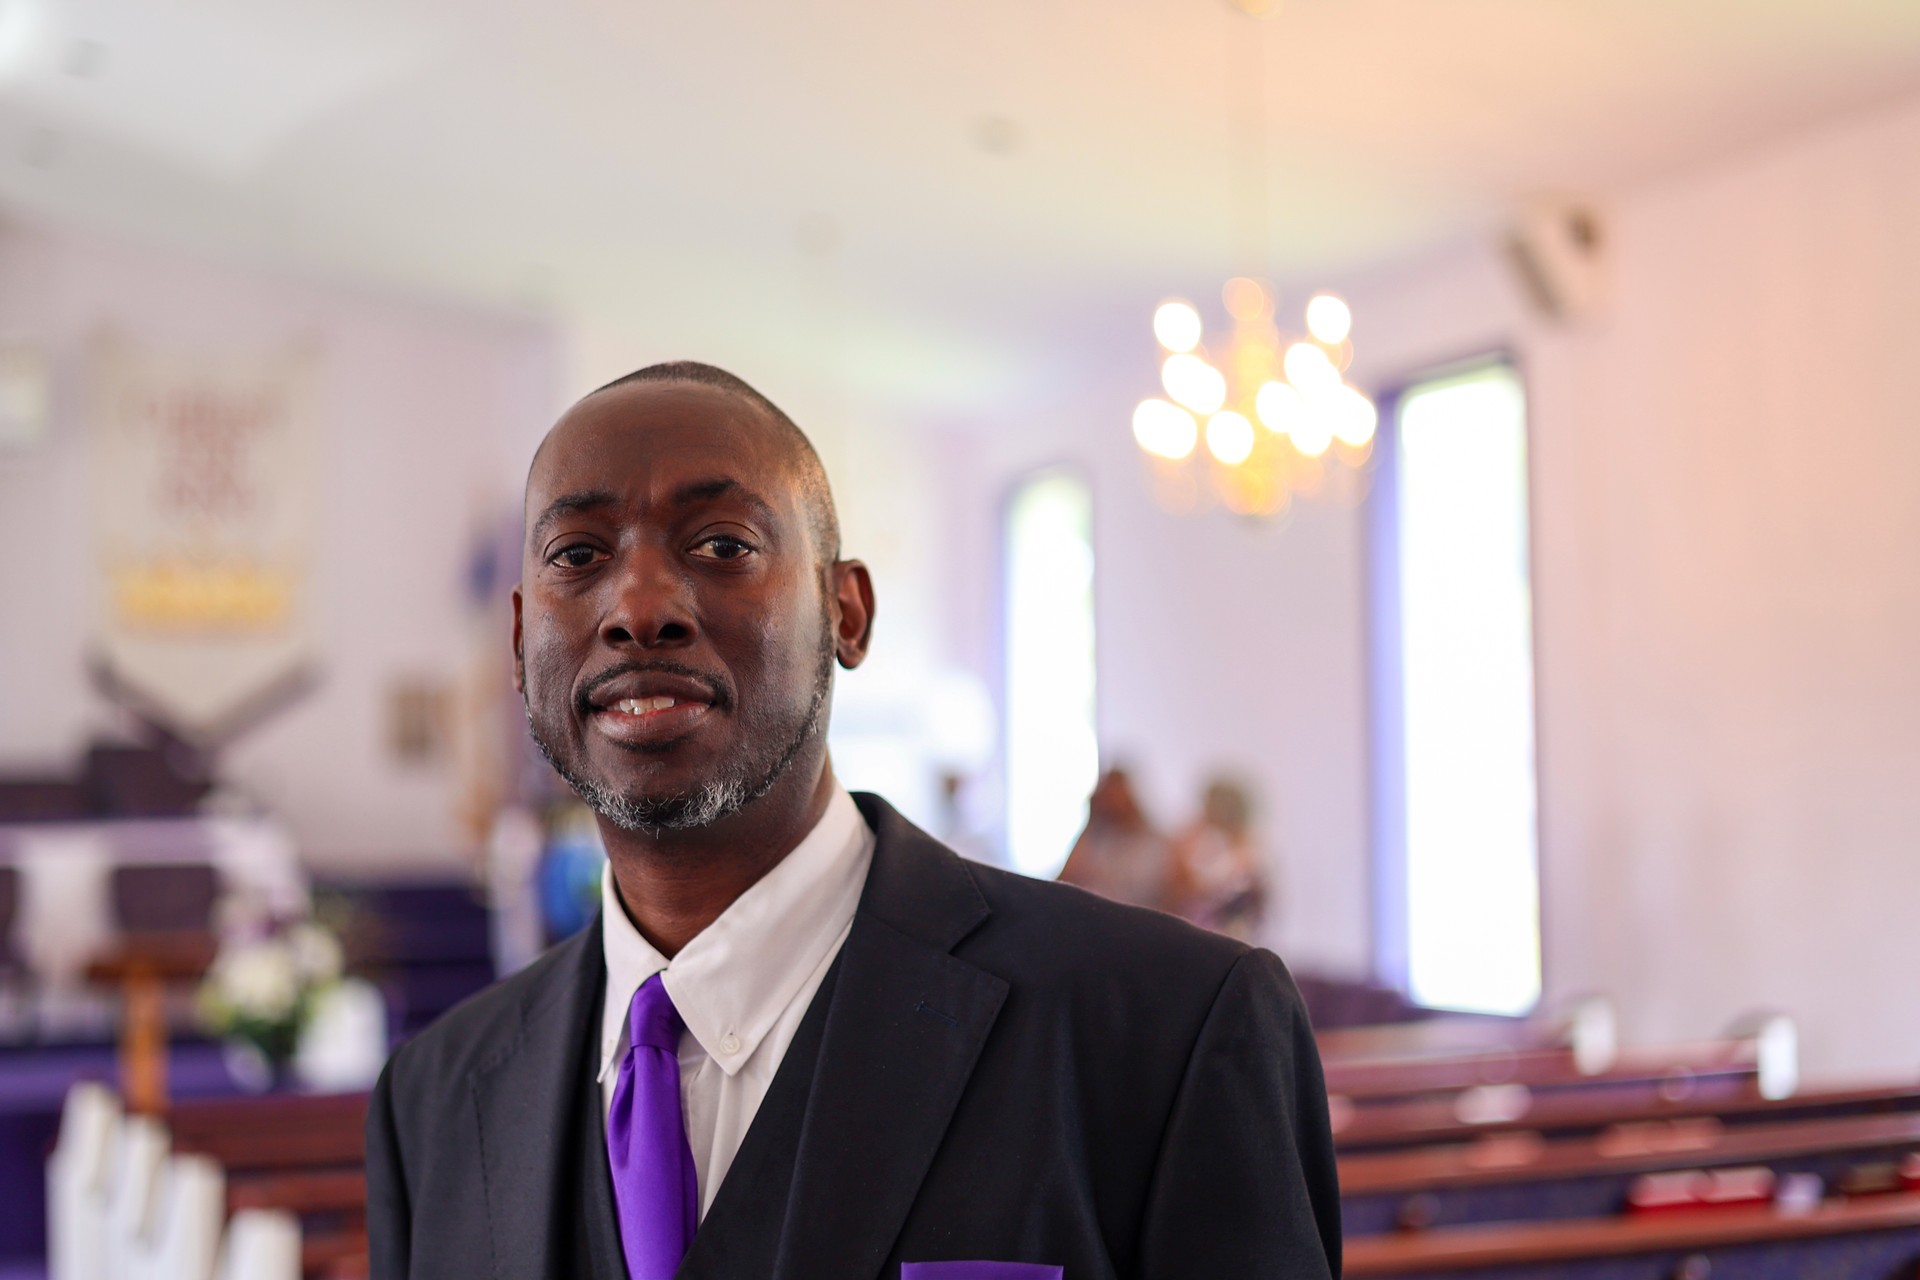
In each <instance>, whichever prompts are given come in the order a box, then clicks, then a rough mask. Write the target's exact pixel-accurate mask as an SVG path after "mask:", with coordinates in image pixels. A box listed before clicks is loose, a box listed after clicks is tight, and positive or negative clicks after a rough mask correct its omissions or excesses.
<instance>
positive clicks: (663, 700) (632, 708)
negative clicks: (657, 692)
mask: <svg viewBox="0 0 1920 1280" xmlns="http://www.w3.org/2000/svg"><path fill="white" fill-rule="evenodd" d="M679 705H680V699H678V698H669V697H667V696H665V695H664V694H663V695H661V696H660V697H657V698H622V699H620V700H619V701H618V702H615V703H613V704H612V705H611V706H609V707H607V708H605V709H606V710H608V711H618V712H621V713H622V714H624V715H630V716H644V715H647V714H649V713H651V712H655V711H665V710H667V709H668V708H669V707H677V706H679Z"/></svg>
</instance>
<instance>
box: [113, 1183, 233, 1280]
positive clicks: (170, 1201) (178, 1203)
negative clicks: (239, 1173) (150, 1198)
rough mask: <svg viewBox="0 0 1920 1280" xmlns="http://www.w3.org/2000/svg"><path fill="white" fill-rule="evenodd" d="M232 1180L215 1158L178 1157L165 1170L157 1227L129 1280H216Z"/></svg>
mask: <svg viewBox="0 0 1920 1280" xmlns="http://www.w3.org/2000/svg"><path fill="white" fill-rule="evenodd" d="M226 1216H227V1177H226V1174H225V1173H224V1172H222V1170H221V1168H220V1166H219V1164H218V1163H217V1162H215V1161H214V1160H213V1159H212V1158H211V1157H208V1156H198V1155H177V1156H174V1157H172V1158H171V1159H169V1160H168V1161H167V1163H166V1167H165V1168H164V1169H163V1170H162V1171H161V1175H160V1185H159V1187H158V1188H157V1192H156V1196H155V1205H154V1222H153V1228H152V1230H151V1231H150V1232H149V1233H148V1235H147V1237H146V1238H145V1239H144V1240H142V1241H141V1242H140V1246H139V1249H140V1256H139V1260H138V1262H137V1264H136V1265H135V1267H134V1268H133V1269H132V1270H130V1271H129V1272H128V1273H127V1277H128V1280H213V1269H214V1264H215V1262H216V1261H217V1260H218V1258H219V1253H220V1228H221V1226H222V1224H223V1223H224V1222H225V1221H226Z"/></svg>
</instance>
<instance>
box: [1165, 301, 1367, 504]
mask: <svg viewBox="0 0 1920 1280" xmlns="http://www.w3.org/2000/svg"><path fill="white" fill-rule="evenodd" d="M1221 301H1222V302H1223V303H1225V305H1226V309H1227V314H1228V316H1229V317H1231V319H1232V326H1231V331H1230V333H1229V335H1228V336H1227V338H1226V339H1225V341H1223V342H1220V343H1217V344H1215V345H1214V346H1213V347H1211V348H1209V347H1207V346H1203V345H1202V343H1201V339H1202V337H1203V336H1204V334H1205V325H1204V322H1203V321H1202V319H1201V316H1200V312H1199V309H1198V308H1196V307H1195V306H1194V305H1193V304H1192V303H1190V302H1187V301H1185V300H1183V299H1179V298H1173V299H1169V300H1168V301H1166V302H1163V303H1161V304H1160V306H1159V307H1158V308H1157V309H1156V310H1155V311H1154V313H1153V335H1154V337H1155V338H1156V339H1157V340H1158V341H1159V344H1160V356H1161V360H1160V385H1161V388H1162V389H1163V390H1164V391H1165V393H1166V395H1165V397H1164V398H1162V397H1160V396H1152V397H1149V398H1148V399H1145V400H1142V401H1141V402H1140V404H1139V407H1137V408H1136V409H1135V410H1134V411H1133V438H1134V441H1135V442H1136V443H1137V444H1138V445H1139V446H1140V450H1141V453H1142V454H1143V455H1144V457H1145V458H1146V460H1147V462H1148V464H1149V467H1150V469H1151V471H1152V474H1153V481H1154V491H1155V494H1156V496H1157V497H1158V498H1159V500H1160V502H1161V505H1162V506H1164V507H1166V508H1167V509H1169V510H1173V511H1187V510H1193V509H1196V508H1198V507H1201V506H1203V505H1207V499H1208V498H1209V497H1211V498H1212V499H1213V500H1217V501H1218V502H1219V503H1221V504H1222V505H1224V506H1225V507H1226V508H1227V509H1228V510H1230V511H1233V512H1236V513H1238V514H1240V515H1248V516H1278V515H1280V514H1281V513H1282V512H1284V511H1285V510H1286V509H1287V508H1288V506H1289V505H1290V504H1291V502H1292V501H1293V498H1294V497H1295V496H1296V495H1299V496H1303V497H1310V496H1314V495H1318V494H1321V493H1325V492H1329V491H1333V492H1339V493H1354V492H1356V491H1357V489H1358V487H1359V484H1358V482H1359V480H1360V477H1361V475H1362V472H1361V468H1362V467H1363V466H1364V465H1365V463H1366V461H1367V458H1368V455H1369V454H1370V453H1371V452H1372V448H1373V435H1374V430H1375V428H1376V427H1377V426H1378V424H1379V413H1378V412H1377V411H1376V410H1375V408H1374V405H1373V402H1372V401H1371V400H1369V399H1367V397H1366V396H1365V395H1364V394H1362V393H1361V392H1360V391H1359V389H1357V388H1356V387H1354V386H1352V385H1351V384H1350V383H1348V382H1347V381H1346V378H1345V374H1346V370H1347V367H1348V366H1349V365H1350V364H1351V363H1352V362H1353V342H1352V340H1351V337H1350V334H1351V332H1352V329H1353V313H1352V312H1351V311H1350V310H1349V309H1348V307H1347V304H1346V303H1345V302H1343V301H1341V300H1340V299H1339V298H1337V297H1335V296H1334V295H1333V294H1330V293H1320V294H1315V295H1314V296H1313V297H1312V298H1311V299H1309V300H1308V302H1307V305H1306V310H1305V315H1304V317H1303V319H1304V321H1305V331H1304V332H1298V333H1282V332H1281V330H1280V328H1279V327H1278V326H1277V325H1276V324H1275V323H1274V312H1273V295H1272V293H1271V291H1270V290H1269V289H1268V288H1267V287H1266V286H1265V285H1263V284H1262V283H1260V282H1259V281H1258V280H1252V279H1248V278H1246V277H1244V276H1242V277H1237V278H1235V279H1232V280H1229V281H1227V284H1226V287H1225V288H1224V289H1223V290H1221ZM1203 446H1204V447H1203Z"/></svg>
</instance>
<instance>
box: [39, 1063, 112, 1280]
mask: <svg viewBox="0 0 1920 1280" xmlns="http://www.w3.org/2000/svg"><path fill="white" fill-rule="evenodd" d="M121 1121H122V1116H121V1113H120V1100H119V1098H117V1097H115V1096H114V1094H113V1091H112V1090H110V1089H108V1088H107V1087H106V1086H105V1085H102V1084H96V1083H94V1082H93V1081H82V1082H81V1083H79V1084H76V1085H74V1086H73V1087H72V1088H71V1089H69V1090H67V1099H66V1103H65V1105H64V1106H63V1107H62V1109H61V1114H60V1136H59V1138H58V1140H57V1141H56V1142H55V1144H54V1148H53V1154H52V1155H50V1156H48V1157H47V1276H48V1280H109V1272H108V1270H107V1253H106V1245H107V1200H108V1195H109V1194H110V1192H111V1190H112V1184H113V1171H114V1154H115V1152H116V1151H117V1149H118V1147H119V1142H120V1125H121Z"/></svg>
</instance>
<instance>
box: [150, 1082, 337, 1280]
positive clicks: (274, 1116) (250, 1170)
mask: <svg viewBox="0 0 1920 1280" xmlns="http://www.w3.org/2000/svg"><path fill="white" fill-rule="evenodd" d="M366 1114H367V1095H366V1094H364V1093H351V1094H317V1095H300V1094H276V1095H268V1096H265V1097H257V1098H227V1099H219V1100H208V1101H201V1102H183V1103H179V1104H177V1105H176V1106H175V1107H174V1109H173V1111H172V1113H171V1114H170V1115H169V1117H168V1120H169V1123H170V1124H171V1126H172V1129H173V1140H174V1147H175V1149H176V1150H181V1151H194V1152H200V1153H202V1154H205V1155H209V1156H212V1157H213V1158H214V1159H216V1160H218V1161H219V1162H220V1163H221V1164H222V1165H223V1166H224V1167H225V1168H226V1170H227V1207H228V1212H229V1213H232V1212H235V1211H237V1210H240V1209H284V1210H286V1211H288V1212H290V1213H293V1214H294V1215H296V1216H297V1217H298V1218H299V1219H300V1222H301V1231H302V1242H301V1265H302V1269H303V1271H304V1273H305V1274H306V1275H307V1276H308V1277H309V1280H349V1278H350V1277H364V1276H365V1275H366V1274H367V1233H366V1202H367V1183H366V1148H365V1141H364V1138H363V1126H364V1124H365V1122H366Z"/></svg>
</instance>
